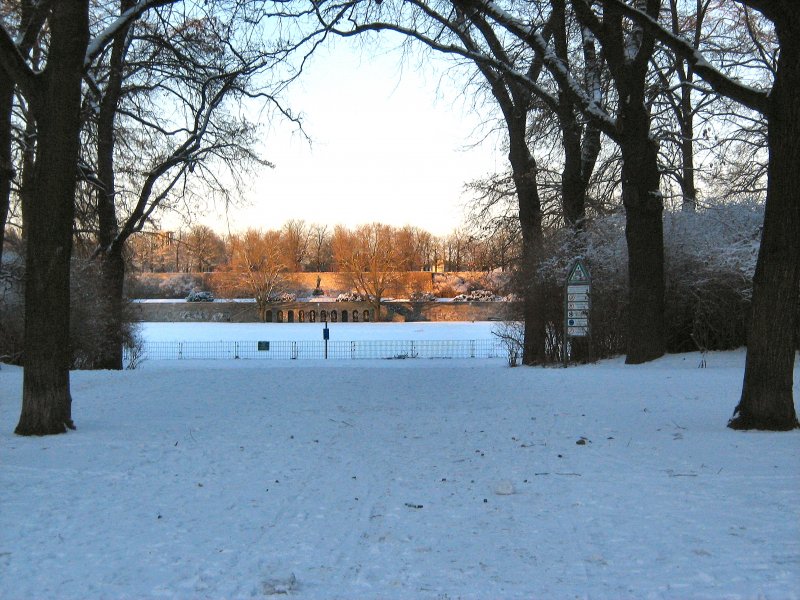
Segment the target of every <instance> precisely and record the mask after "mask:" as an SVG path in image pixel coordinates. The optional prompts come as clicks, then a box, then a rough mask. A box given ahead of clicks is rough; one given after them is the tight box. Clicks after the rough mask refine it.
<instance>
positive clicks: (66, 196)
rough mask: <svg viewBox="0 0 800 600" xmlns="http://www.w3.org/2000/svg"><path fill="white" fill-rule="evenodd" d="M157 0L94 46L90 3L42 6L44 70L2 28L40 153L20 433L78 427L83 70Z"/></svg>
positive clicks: (3, 49) (139, 7)
mask: <svg viewBox="0 0 800 600" xmlns="http://www.w3.org/2000/svg"><path fill="white" fill-rule="evenodd" d="M157 3H158V0H140V1H139V2H138V3H137V4H136V5H135V7H134V8H133V9H132V10H130V11H129V12H127V13H126V14H125V15H121V16H120V18H118V19H116V20H115V21H114V22H112V23H111V24H110V25H109V26H108V27H107V28H105V29H104V30H103V31H102V32H100V33H99V34H98V35H97V36H96V37H95V38H94V39H93V40H92V43H91V44H90V43H89V2H88V0H75V1H70V2H52V3H51V2H43V3H39V4H37V5H36V8H37V9H39V10H42V11H43V12H42V13H41V14H42V15H43V16H42V18H43V19H45V20H46V21H47V22H48V25H49V27H48V30H49V36H50V37H49V44H48V45H47V56H46V64H45V67H44V69H43V70H41V71H38V70H34V69H33V68H31V66H30V65H29V64H28V63H27V62H26V59H25V56H24V55H23V53H21V52H20V46H19V45H18V44H17V43H15V41H14V39H13V38H12V37H11V35H10V34H9V31H8V30H7V29H6V27H5V24H3V25H2V26H0V68H1V69H2V70H3V71H4V72H5V74H6V75H7V76H8V77H10V78H11V79H12V80H13V81H14V84H15V85H16V87H17V89H18V90H19V92H20V93H21V95H22V96H23V97H24V98H25V100H26V102H27V103H28V106H29V111H30V113H31V115H32V116H33V118H34V119H35V125H36V127H35V133H36V148H35V158H33V159H32V163H31V166H30V168H27V167H26V171H28V173H30V175H28V173H25V174H24V177H25V179H26V182H25V183H24V184H23V186H22V194H23V198H22V207H23V220H24V222H25V232H26V235H27V242H26V247H27V251H26V285H25V297H26V302H25V370H24V375H23V391H22V412H21V415H20V420H19V423H18V425H17V428H16V433H18V434H20V435H47V434H54V433H63V432H65V431H66V430H67V428H72V427H74V423H73V420H72V397H71V393H70V386H69V358H70V350H69V348H70V345H69V306H70V302H69V288H70V285H69V268H70V257H71V254H72V230H73V214H74V199H75V186H76V175H77V172H78V157H79V151H80V126H81V118H80V108H81V98H82V94H81V83H82V79H83V75H84V67H85V64H86V62H87V60H90V57H91V56H92V55H93V53H96V52H100V51H101V50H102V49H103V48H104V47H105V46H106V45H107V44H108V43H109V42H110V40H111V38H112V37H113V35H114V33H115V32H116V31H117V30H118V29H119V28H120V27H124V26H125V25H126V24H127V23H128V22H129V21H130V20H134V19H136V18H138V16H139V15H141V13H142V12H144V11H146V10H148V9H149V8H150V7H152V6H153V5H155V4H157Z"/></svg>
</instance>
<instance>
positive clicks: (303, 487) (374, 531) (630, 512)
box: [0, 324, 800, 599]
mask: <svg viewBox="0 0 800 600" xmlns="http://www.w3.org/2000/svg"><path fill="white" fill-rule="evenodd" d="M376 325H377V324H376ZM415 326H416V325H414V324H409V325H407V326H406V327H415ZM154 328H155V329H159V327H155V326H154ZM317 329H319V327H317ZM145 333H146V334H147V335H148V336H149V335H150V334H149V333H147V331H146V332H145ZM317 333H319V332H317ZM225 337H226V338H227V339H230V338H229V337H228V336H225ZM148 339H149V338H148ZM743 361H744V353H743V352H741V351H739V352H731V353H719V354H711V355H709V356H708V368H705V369H699V368H698V364H699V362H700V356H699V355H698V354H688V355H674V356H668V357H665V358H663V359H660V360H658V361H655V362H653V363H650V364H647V365H640V366H635V367H634V366H625V365H623V362H622V360H621V359H614V360H609V361H603V362H601V363H598V364H595V365H588V366H580V367H572V368H569V369H566V370H565V369H558V368H548V369H541V368H517V369H509V368H508V367H506V366H505V365H504V363H503V361H502V360H419V359H417V360H404V361H398V360H392V361H386V360H384V361H327V362H324V361H268V362H263V361H241V360H240V361H233V360H231V361H217V362H211V361H163V362H154V361H149V362H145V363H143V365H142V366H141V368H140V369H137V370H135V371H123V372H74V373H73V374H72V393H73V399H74V416H75V418H76V421H77V425H78V430H77V431H76V432H71V433H69V434H67V435H62V436H55V437H47V438H20V437H16V436H14V435H13V434H12V433H11V432H12V430H13V428H14V425H15V424H16V421H17V418H18V415H19V409H20V396H21V380H22V371H21V370H20V369H19V368H15V367H9V366H3V367H2V370H0V462H1V463H2V465H1V466H0V596H1V597H3V598H25V599H28V598H67V599H70V598H76V599H77V598H225V599H228V598H259V597H275V596H276V595H277V597H282V596H283V595H284V594H287V595H289V596H291V597H297V598H309V599H314V598H342V599H353V598H398V599H399V598H437V599H445V598H448V599H455V598H480V599H483V598H488V599H492V598H573V597H580V598H762V597H763V598H776V599H784V598H798V597H800V586H798V581H800V503H798V497H799V494H800V469H799V468H798V465H800V432H798V431H795V432H789V433H762V432H744V433H743V432H734V431H731V430H729V429H727V428H726V427H725V424H726V422H727V419H728V417H729V416H730V414H731V411H732V409H733V407H734V405H735V404H736V401H737V399H738V395H739V392H740V387H741V379H742V368H743ZM795 381H796V382H797V381H800V367H799V368H797V369H796V371H795ZM799 388H800V386H798V384H797V383H796V384H795V397H798V396H799V395H800V389H799Z"/></svg>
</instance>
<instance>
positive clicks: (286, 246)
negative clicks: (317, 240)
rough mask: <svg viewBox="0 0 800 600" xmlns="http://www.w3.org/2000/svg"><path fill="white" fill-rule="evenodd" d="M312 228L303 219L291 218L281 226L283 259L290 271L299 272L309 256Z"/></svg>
mask: <svg viewBox="0 0 800 600" xmlns="http://www.w3.org/2000/svg"><path fill="white" fill-rule="evenodd" d="M311 234H312V233H311V228H310V227H309V226H308V225H307V224H306V222H305V221H303V220H302V219H290V220H289V221H286V223H284V224H283V227H281V248H282V251H283V257H284V258H283V261H284V263H285V264H286V267H287V268H288V269H289V270H290V271H294V272H299V271H302V270H303V265H304V264H305V262H306V259H307V257H308V250H309V246H310V244H311Z"/></svg>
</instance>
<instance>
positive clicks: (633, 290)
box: [619, 101, 666, 364]
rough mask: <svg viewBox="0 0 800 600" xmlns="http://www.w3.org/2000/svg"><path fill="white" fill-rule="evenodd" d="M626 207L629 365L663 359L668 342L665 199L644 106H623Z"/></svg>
mask: <svg viewBox="0 0 800 600" xmlns="http://www.w3.org/2000/svg"><path fill="white" fill-rule="evenodd" d="M619 121H620V125H621V133H620V142H619V143H620V148H621V150H622V160H623V165H622V203H623V205H624V206H625V239H626V240H627V243H628V339H627V357H626V360H625V362H626V363H627V364H639V363H643V362H647V361H650V360H654V359H656V358H658V357H659V356H662V355H663V354H664V351H665V347H666V344H665V341H664V226H663V219H662V213H663V210H664V203H663V198H662V196H661V192H660V191H659V181H660V173H659V169H658V158H657V149H656V144H655V142H654V141H652V140H651V139H650V137H649V131H650V118H649V114H648V112H647V109H646V108H645V106H644V103H643V102H641V103H637V102H635V101H634V102H631V103H628V104H627V105H625V106H623V107H621V112H620V118H619Z"/></svg>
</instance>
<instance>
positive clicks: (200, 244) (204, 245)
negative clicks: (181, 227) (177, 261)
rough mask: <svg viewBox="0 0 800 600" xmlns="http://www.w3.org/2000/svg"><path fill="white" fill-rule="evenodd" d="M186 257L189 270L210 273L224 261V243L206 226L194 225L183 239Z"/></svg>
mask: <svg viewBox="0 0 800 600" xmlns="http://www.w3.org/2000/svg"><path fill="white" fill-rule="evenodd" d="M183 245H184V247H185V248H186V254H187V255H188V260H189V261H190V262H189V269H190V270H194V271H201V272H202V271H212V270H213V269H214V267H216V266H217V265H220V264H221V263H222V262H224V260H225V243H224V242H223V241H222V238H221V237H220V236H219V235H217V233H216V232H215V231H214V230H213V229H211V228H210V227H209V226H207V225H195V226H194V227H192V228H191V229H190V230H189V232H188V233H187V234H186V236H185V237H184V239H183Z"/></svg>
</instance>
